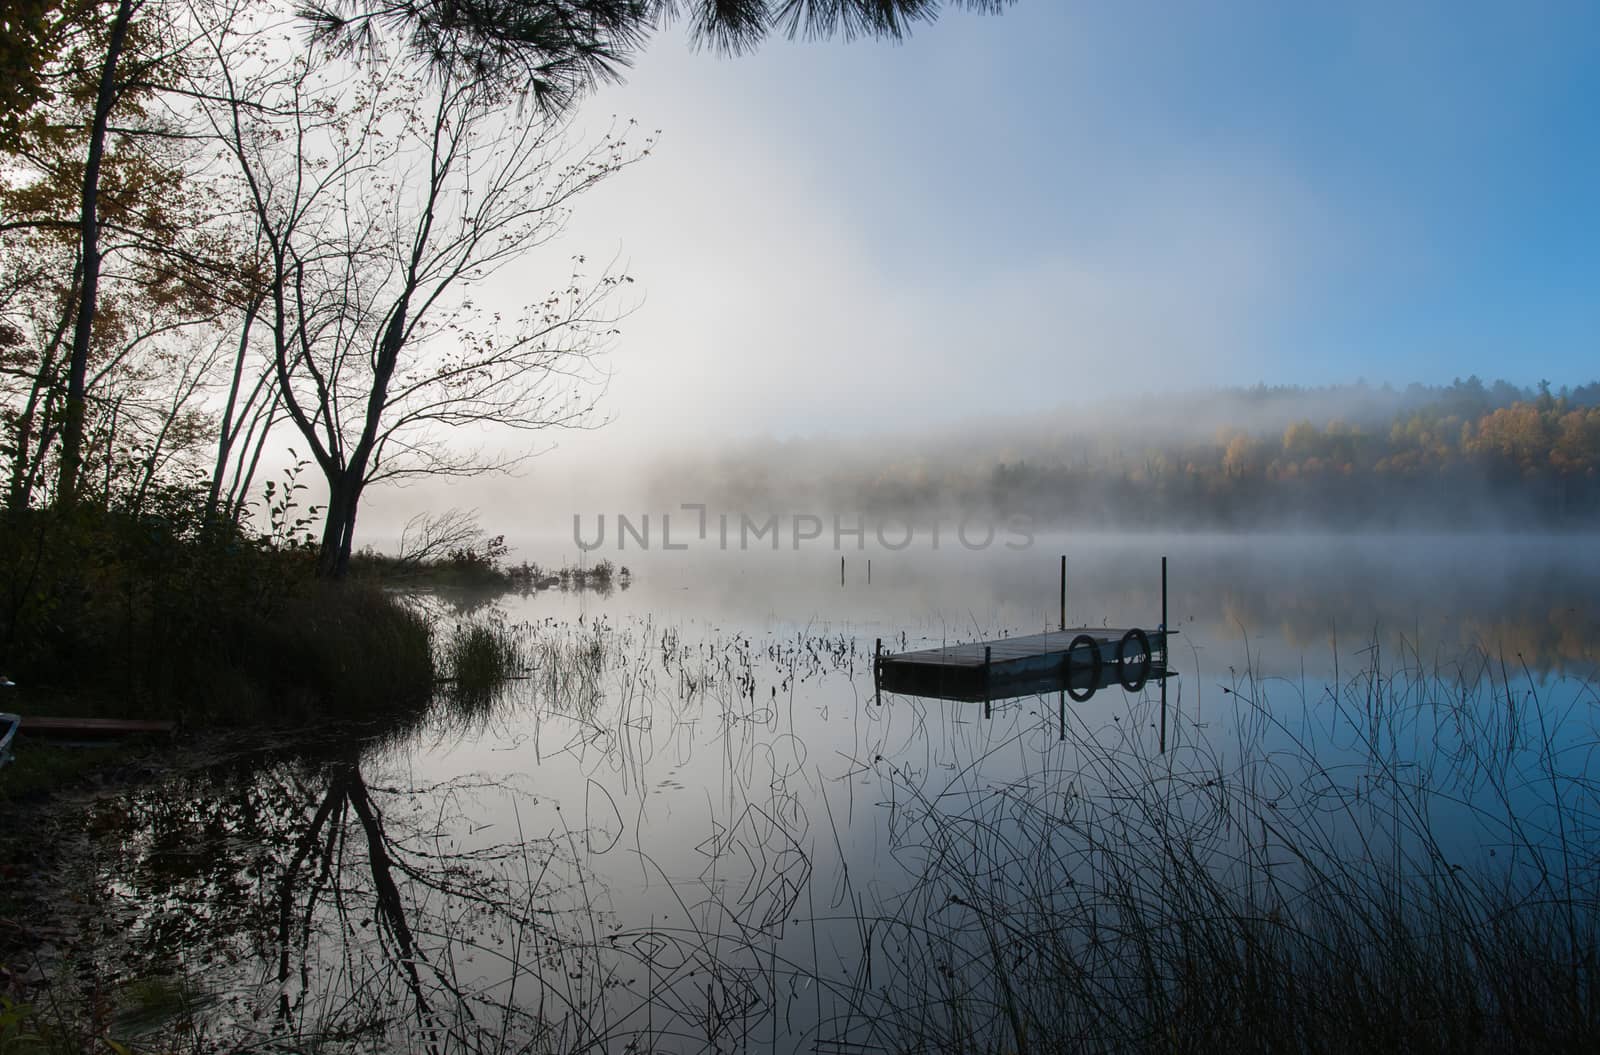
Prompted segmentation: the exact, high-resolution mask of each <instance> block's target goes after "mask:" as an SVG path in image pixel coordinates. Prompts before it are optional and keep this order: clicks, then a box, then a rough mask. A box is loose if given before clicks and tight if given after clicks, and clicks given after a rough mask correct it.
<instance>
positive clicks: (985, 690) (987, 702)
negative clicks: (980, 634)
mask: <svg viewBox="0 0 1600 1055" xmlns="http://www.w3.org/2000/svg"><path fill="white" fill-rule="evenodd" d="M990 662H991V661H990V659H989V646H988V645H984V646H983V716H984V717H985V718H987V717H989V716H990V715H991V714H992V713H993V711H992V710H991V708H990V704H991V701H990V699H989V664H990Z"/></svg>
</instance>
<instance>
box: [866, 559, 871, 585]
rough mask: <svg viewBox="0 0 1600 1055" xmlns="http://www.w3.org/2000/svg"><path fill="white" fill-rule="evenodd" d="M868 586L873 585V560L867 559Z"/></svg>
mask: <svg viewBox="0 0 1600 1055" xmlns="http://www.w3.org/2000/svg"><path fill="white" fill-rule="evenodd" d="M867 585H868V586H871V585H872V558H871V557H868V558H867Z"/></svg>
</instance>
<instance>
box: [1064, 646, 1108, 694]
mask: <svg viewBox="0 0 1600 1055" xmlns="http://www.w3.org/2000/svg"><path fill="white" fill-rule="evenodd" d="M1079 645H1088V646H1089V655H1091V656H1093V657H1094V665H1093V668H1092V670H1093V674H1092V675H1091V677H1090V679H1089V687H1088V688H1087V689H1085V690H1084V693H1083V695H1082V696H1079V695H1078V690H1077V689H1074V688H1073V687H1072V678H1071V673H1072V653H1074V652H1076V651H1078V646H1079ZM1104 667H1105V661H1104V660H1103V659H1101V658H1100V642H1098V641H1096V640H1095V639H1094V638H1092V637H1090V636H1089V635H1088V634H1079V635H1078V636H1077V637H1075V638H1073V639H1072V644H1070V645H1068V646H1067V673H1068V678H1067V695H1068V696H1071V697H1072V698H1073V700H1074V701H1075V702H1077V703H1082V702H1083V701H1084V700H1087V699H1088V698H1089V697H1090V696H1093V695H1094V690H1095V689H1097V688H1098V687H1099V686H1100V673H1101V671H1102V670H1103V669H1104Z"/></svg>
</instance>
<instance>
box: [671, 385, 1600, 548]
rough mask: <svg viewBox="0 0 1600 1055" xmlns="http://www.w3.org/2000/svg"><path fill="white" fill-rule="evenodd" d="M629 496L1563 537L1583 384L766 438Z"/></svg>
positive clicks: (1138, 408) (1583, 458)
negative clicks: (1547, 533)
mask: <svg viewBox="0 0 1600 1055" xmlns="http://www.w3.org/2000/svg"><path fill="white" fill-rule="evenodd" d="M648 496H649V501H650V502H651V503H652V507H653V508H671V507H672V506H673V505H674V504H676V503H679V502H682V501H686V500H690V499H693V500H694V501H703V502H705V503H707V504H708V505H709V506H710V507H711V508H713V509H723V510H730V511H733V510H743V511H749V512H758V511H759V512H769V511H780V512H781V511H792V510H801V509H804V510H808V511H833V512H840V513H851V514H855V513H859V514H862V515H866V516H885V517H887V516H897V517H898V516H906V517H926V516H932V515H936V514H937V515H945V514H952V515H954V514H961V513H967V514H971V513H977V512H980V511H981V512H983V513H985V514H988V515H993V516H998V517H1007V516H1024V517H1028V518H1031V519H1032V520H1033V522H1034V524H1035V525H1036V526H1046V527H1069V528H1079V529H1093V528H1114V527H1123V528H1152V529H1154V528H1162V529H1171V528H1181V529H1206V530H1267V529H1289V528H1297V527H1315V528H1318V529H1335V530H1368V529H1373V530H1376V529H1394V528H1399V529H1418V530H1438V529H1468V530H1539V531H1547V530H1557V531H1559V530H1571V529H1577V528H1582V527H1584V526H1586V525H1590V524H1592V523H1593V517H1594V515H1595V514H1596V512H1597V511H1600V382H1593V381H1591V382H1586V383H1583V384H1580V385H1576V386H1570V385H1562V386H1560V387H1554V388H1553V387H1552V386H1551V384H1550V383H1549V382H1540V383H1539V384H1538V385H1537V386H1535V387H1532V388H1527V387H1521V386H1518V385H1515V384H1512V383H1511V382H1508V381H1503V380H1497V381H1492V382H1486V381H1483V380H1481V379H1479V378H1478V377H1476V376H1474V377H1469V378H1466V379H1460V378H1458V379H1456V380H1454V381H1452V382H1451V383H1450V384H1448V385H1423V384H1412V385H1409V386H1406V387H1404V388H1396V387H1392V386H1389V385H1378V386H1375V385H1369V384H1365V383H1356V384H1351V385H1337V386H1327V387H1298V386H1268V385H1256V386H1252V387H1238V388H1224V389H1218V390H1211V391H1207V392H1194V393H1187V394H1182V395H1160V396H1130V397H1129V398H1128V399H1126V400H1118V401H1114V402H1108V403H1102V404H1099V405H1096V406H1092V407H1084V408H1067V409H1062V410H1060V411H1058V412H1055V413H1052V414H1049V415H1030V416H1023V417H1019V418H1017V419H1015V420H1010V421H996V420H992V419H991V420H983V421H969V422H965V423H963V424H961V425H960V426H959V427H956V428H952V427H951V426H950V425H949V424H948V423H930V425H929V428H928V429H926V430H916V429H912V430H903V431H899V432H894V433H889V434H883V435H871V436H863V435H859V434H858V435H857V436H856V437H853V438H844V437H838V436H830V437H800V438H792V439H785V440H778V439H770V438H769V439H761V440H757V441H755V442H750V443H742V444H738V445H728V446H724V447H718V448H703V449H701V450H699V451H696V452H694V453H677V454H670V455H663V456H662V457H661V458H660V460H659V461H658V463H657V464H656V466H655V468H654V471H653V472H652V474H651V483H650V484H649V485H648Z"/></svg>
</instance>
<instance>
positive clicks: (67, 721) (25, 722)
mask: <svg viewBox="0 0 1600 1055" xmlns="http://www.w3.org/2000/svg"><path fill="white" fill-rule="evenodd" d="M177 727H178V723H177V722H164V721H141V720H138V719H132V718H49V717H40V716H36V715H24V716H23V718H22V723H21V726H20V727H19V728H18V730H17V731H18V733H19V734H28V735H32V736H65V737H85V738H93V737H103V736H137V735H140V734H142V733H170V732H172V731H173V730H174V729H176V728H177Z"/></svg>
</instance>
